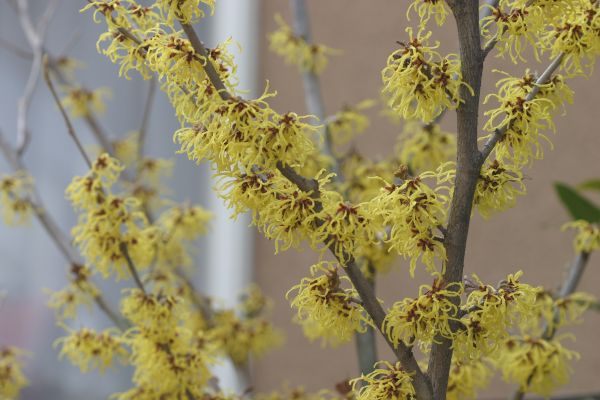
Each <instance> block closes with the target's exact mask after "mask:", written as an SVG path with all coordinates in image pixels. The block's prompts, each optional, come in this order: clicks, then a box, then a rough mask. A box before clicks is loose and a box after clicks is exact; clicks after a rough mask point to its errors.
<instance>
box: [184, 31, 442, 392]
mask: <svg viewBox="0 0 600 400" xmlns="http://www.w3.org/2000/svg"><path fill="white" fill-rule="evenodd" d="M181 26H182V28H183V30H184V32H185V33H186V35H187V36H188V38H189V40H190V43H191V44H192V48H193V49H194V51H195V52H196V53H197V54H199V55H200V56H202V57H204V58H205V59H206V60H208V53H207V51H206V48H205V47H204V45H203V44H202V42H201V41H200V39H199V38H198V35H197V34H196V32H195V30H194V28H193V27H192V26H191V25H189V24H186V23H182V24H181ZM204 68H205V71H206V75H207V76H208V78H209V79H210V81H211V83H212V84H213V86H214V87H215V88H216V89H217V91H218V93H219V96H220V97H221V99H222V100H227V99H230V98H232V96H231V94H230V93H229V92H228V91H227V89H226V88H225V85H224V83H223V81H222V80H221V78H220V77H219V75H218V74H217V72H216V71H215V69H214V67H213V66H212V64H211V63H210V62H208V61H207V62H206V63H205V64H204ZM277 169H278V170H279V171H280V172H281V174H282V175H283V176H285V177H286V178H287V179H289V180H290V181H291V182H292V183H294V184H296V185H297V186H298V188H299V189H300V190H302V191H309V192H312V197H313V198H315V199H318V198H319V197H320V193H319V187H318V183H317V181H315V180H314V179H308V178H305V177H303V176H302V175H300V174H298V173H297V172H296V171H295V170H294V169H293V168H292V167H290V166H288V165H284V164H282V163H281V162H278V163H277ZM319 207H320V202H318V201H317V202H316V204H315V210H316V211H318V208H319ZM319 223H322V221H318V220H317V221H316V224H317V225H318V224H319ZM329 243H331V244H330V246H329V249H330V250H331V252H332V253H333V254H334V255H335V254H336V251H335V242H334V240H332V241H329ZM336 258H337V259H338V261H339V262H340V264H342V265H344V266H345V268H344V270H345V271H346V273H347V275H348V277H349V278H350V280H351V282H352V284H353V285H354V287H355V289H356V291H357V292H358V294H359V295H360V297H361V299H362V301H363V307H364V308H365V310H366V311H367V313H368V314H369V316H370V317H371V318H372V319H373V322H374V324H375V325H376V326H377V328H378V329H379V330H380V332H381V333H382V334H383V336H384V338H385V339H386V342H387V343H388V345H389V346H390V347H391V348H392V350H393V351H394V354H396V356H397V357H398V360H399V361H400V362H401V363H402V365H403V366H404V368H406V370H407V371H408V372H409V373H414V378H413V385H414V387H415V391H416V393H417V395H418V398H419V399H422V400H429V399H431V398H432V396H431V384H430V382H429V380H428V379H427V377H426V376H425V374H424V373H423V372H422V371H421V369H420V367H419V365H418V364H417V361H416V359H415V357H414V355H413V353H412V350H411V349H409V348H408V347H407V346H406V345H405V344H404V343H403V342H400V343H399V344H398V346H394V344H393V343H392V342H391V341H390V340H389V338H388V337H387V335H385V333H384V332H383V330H382V327H383V321H384V319H385V315H386V314H385V311H384V310H383V308H382V307H381V304H380V303H379V301H378V300H377V297H376V296H375V293H374V292H373V287H372V286H371V284H370V283H369V281H368V280H367V279H366V278H365V276H364V275H363V273H362V272H361V271H360V267H359V266H358V265H357V264H356V262H355V260H354V258H353V257H351V256H349V255H344V257H338V256H337V255H336Z"/></svg>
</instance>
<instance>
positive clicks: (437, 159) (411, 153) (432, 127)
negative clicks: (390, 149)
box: [396, 121, 456, 173]
mask: <svg viewBox="0 0 600 400" xmlns="http://www.w3.org/2000/svg"><path fill="white" fill-rule="evenodd" d="M396 153H397V154H398V159H399V161H400V162H401V163H402V164H405V165H407V166H408V167H409V168H410V170H411V171H412V172H413V173H420V172H424V171H432V170H435V169H436V168H438V167H439V166H440V165H442V164H444V163H446V162H448V161H452V160H454V159H455V158H456V134H454V133H450V132H446V131H443V130H442V128H441V127H440V125H438V124H435V123H433V124H428V125H423V124H422V123H421V122H418V121H409V122H407V123H406V124H405V125H404V130H403V132H402V133H401V134H400V136H399V141H398V145H397V150H396Z"/></svg>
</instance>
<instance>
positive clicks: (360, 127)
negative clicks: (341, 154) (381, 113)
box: [326, 99, 374, 146]
mask: <svg viewBox="0 0 600 400" xmlns="http://www.w3.org/2000/svg"><path fill="white" fill-rule="evenodd" d="M373 104H374V102H373V100H370V99H367V100H363V101H361V102H360V103H358V104H355V105H352V106H344V108H343V109H342V110H341V111H338V112H337V113H335V115H333V116H332V117H331V118H328V119H327V121H326V123H327V129H328V130H329V134H330V135H331V139H332V141H333V143H334V144H335V145H336V146H341V145H344V144H346V143H348V142H350V141H351V140H352V139H353V138H354V137H355V136H356V135H358V134H360V133H362V132H364V131H365V129H367V127H368V126H369V118H367V116H366V115H364V114H363V113H362V112H363V111H364V110H367V109H369V108H371V107H373Z"/></svg>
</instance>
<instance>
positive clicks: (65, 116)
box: [44, 56, 92, 169]
mask: <svg viewBox="0 0 600 400" xmlns="http://www.w3.org/2000/svg"><path fill="white" fill-rule="evenodd" d="M44 79H45V80H46V84H47V85H48V88H49V89H50V92H51V93H52V97H53V98H54V102H55V103H56V105H57V106H58V109H59V110H60V113H61V115H62V117H63V119H64V121H65V124H66V125H67V132H68V133H69V136H71V139H73V142H75V146H77V150H79V152H80V153H81V156H82V157H83V159H84V160H85V162H86V164H87V166H88V167H89V168H90V169H91V168H92V162H91V161H90V159H89V157H88V155H87V154H86V152H85V149H84V148H83V145H82V144H81V142H80V141H79V138H78V137H77V134H76V133H75V129H74V128H73V124H71V120H70V119H69V115H68V114H67V112H66V111H65V109H64V107H63V106H62V103H61V101H60V98H59V97H58V94H57V93H56V89H55V88H54V84H53V83H52V79H50V72H49V67H48V57H47V56H46V57H44Z"/></svg>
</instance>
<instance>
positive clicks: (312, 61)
mask: <svg viewBox="0 0 600 400" xmlns="http://www.w3.org/2000/svg"><path fill="white" fill-rule="evenodd" d="M275 22H277V25H278V28H277V30H275V31H274V32H272V33H270V34H269V43H270V45H269V47H270V49H271V51H273V52H274V53H276V54H278V55H279V56H281V57H283V59H284V60H285V62H286V63H288V64H291V65H295V66H297V67H298V69H300V71H309V72H312V73H315V74H319V73H321V72H322V71H323V70H324V69H325V67H326V66H327V63H328V59H327V57H329V56H330V55H334V54H336V53H337V51H335V50H333V49H331V48H329V47H327V46H324V45H320V44H309V43H307V42H306V40H304V38H301V37H299V36H296V35H295V34H294V32H293V31H292V28H290V26H289V25H287V24H286V23H285V21H284V20H283V18H281V16H280V15H276V16H275Z"/></svg>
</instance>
